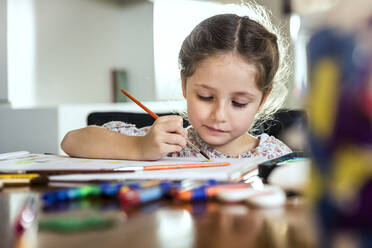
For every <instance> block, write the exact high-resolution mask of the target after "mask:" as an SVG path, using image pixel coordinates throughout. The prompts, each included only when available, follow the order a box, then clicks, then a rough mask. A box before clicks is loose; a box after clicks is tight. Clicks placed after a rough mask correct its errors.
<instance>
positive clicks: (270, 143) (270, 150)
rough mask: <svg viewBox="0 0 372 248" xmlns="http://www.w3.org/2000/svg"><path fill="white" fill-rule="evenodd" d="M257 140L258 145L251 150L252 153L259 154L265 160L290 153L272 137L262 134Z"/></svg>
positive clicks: (289, 150)
mask: <svg viewBox="0 0 372 248" xmlns="http://www.w3.org/2000/svg"><path fill="white" fill-rule="evenodd" d="M258 138H259V140H260V141H259V144H258V146H257V147H256V148H254V149H253V150H252V153H257V154H260V155H261V156H263V157H265V158H267V159H274V158H277V157H280V156H283V155H285V154H287V153H290V152H292V150H291V149H290V148H289V147H288V146H287V145H286V144H284V143H283V142H282V141H281V140H279V139H277V138H275V137H274V136H270V135H268V134H266V133H263V134H261V135H259V136H258Z"/></svg>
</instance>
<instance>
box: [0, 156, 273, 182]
mask: <svg viewBox="0 0 372 248" xmlns="http://www.w3.org/2000/svg"><path fill="white" fill-rule="evenodd" d="M265 160H266V159H265V158H262V157H256V158H244V159H214V160H213V162H230V163H231V165H228V166H217V167H203V168H185V169H167V170H151V171H143V170H142V168H143V167H144V166H151V165H162V164H164V165H170V164H188V163H200V162H201V161H203V158H167V157H165V158H163V159H160V160H157V161H132V160H108V159H84V158H70V157H67V156H59V155H45V154H28V155H27V156H22V157H20V158H12V159H4V160H0V171H3V172H4V171H6V172H12V171H14V172H16V171H29V170H46V171H49V170H52V171H58V170H62V171H63V170H78V171H79V170H86V171H89V170H110V169H112V170H114V169H119V168H120V169H122V168H129V169H131V170H132V169H133V170H138V171H135V172H128V173H123V172H119V173H118V172H113V173H97V174H96V173H94V174H93V173H92V174H69V175H55V176H50V177H49V179H50V180H51V181H81V182H84V181H97V180H98V181H106V180H131V179H135V180H137V179H168V180H183V179H215V180H219V181H234V180H237V179H239V178H240V177H241V176H242V175H243V174H245V173H247V172H251V171H252V169H254V168H256V167H257V165H258V164H259V163H262V162H264V161H265Z"/></svg>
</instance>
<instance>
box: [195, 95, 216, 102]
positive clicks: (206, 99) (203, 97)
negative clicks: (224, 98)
mask: <svg viewBox="0 0 372 248" xmlns="http://www.w3.org/2000/svg"><path fill="white" fill-rule="evenodd" d="M198 98H199V99H200V100H202V101H211V100H212V99H213V97H212V96H201V95H198Z"/></svg>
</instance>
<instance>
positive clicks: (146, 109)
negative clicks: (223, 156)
mask: <svg viewBox="0 0 372 248" xmlns="http://www.w3.org/2000/svg"><path fill="white" fill-rule="evenodd" d="M120 91H121V92H122V93H123V94H124V95H126V96H127V97H129V98H130V99H131V100H132V101H133V102H135V103H136V104H137V105H138V106H140V107H141V108H142V109H143V110H145V111H146V112H147V113H148V114H149V115H151V116H152V117H154V119H158V118H159V116H158V115H157V114H155V113H154V112H152V111H151V110H150V109H148V108H147V107H146V106H145V105H143V104H142V103H141V102H140V101H138V100H137V99H136V98H134V97H133V96H132V95H131V94H129V93H128V92H126V91H125V90H123V89H121V90H120ZM186 142H187V144H189V145H190V146H191V147H192V148H194V149H195V150H196V151H197V152H199V153H200V154H201V155H203V156H204V157H205V158H206V159H210V157H209V156H208V155H207V154H206V153H205V152H203V151H201V150H200V149H199V148H197V147H196V146H195V145H194V144H193V143H191V142H190V141H189V140H188V139H186Z"/></svg>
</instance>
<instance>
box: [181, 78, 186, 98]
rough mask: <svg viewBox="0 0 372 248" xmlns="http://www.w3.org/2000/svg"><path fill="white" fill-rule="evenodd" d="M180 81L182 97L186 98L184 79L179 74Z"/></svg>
mask: <svg viewBox="0 0 372 248" xmlns="http://www.w3.org/2000/svg"><path fill="white" fill-rule="evenodd" d="M181 81H182V95H183V97H184V98H186V78H185V77H184V76H183V75H182V73H181Z"/></svg>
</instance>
